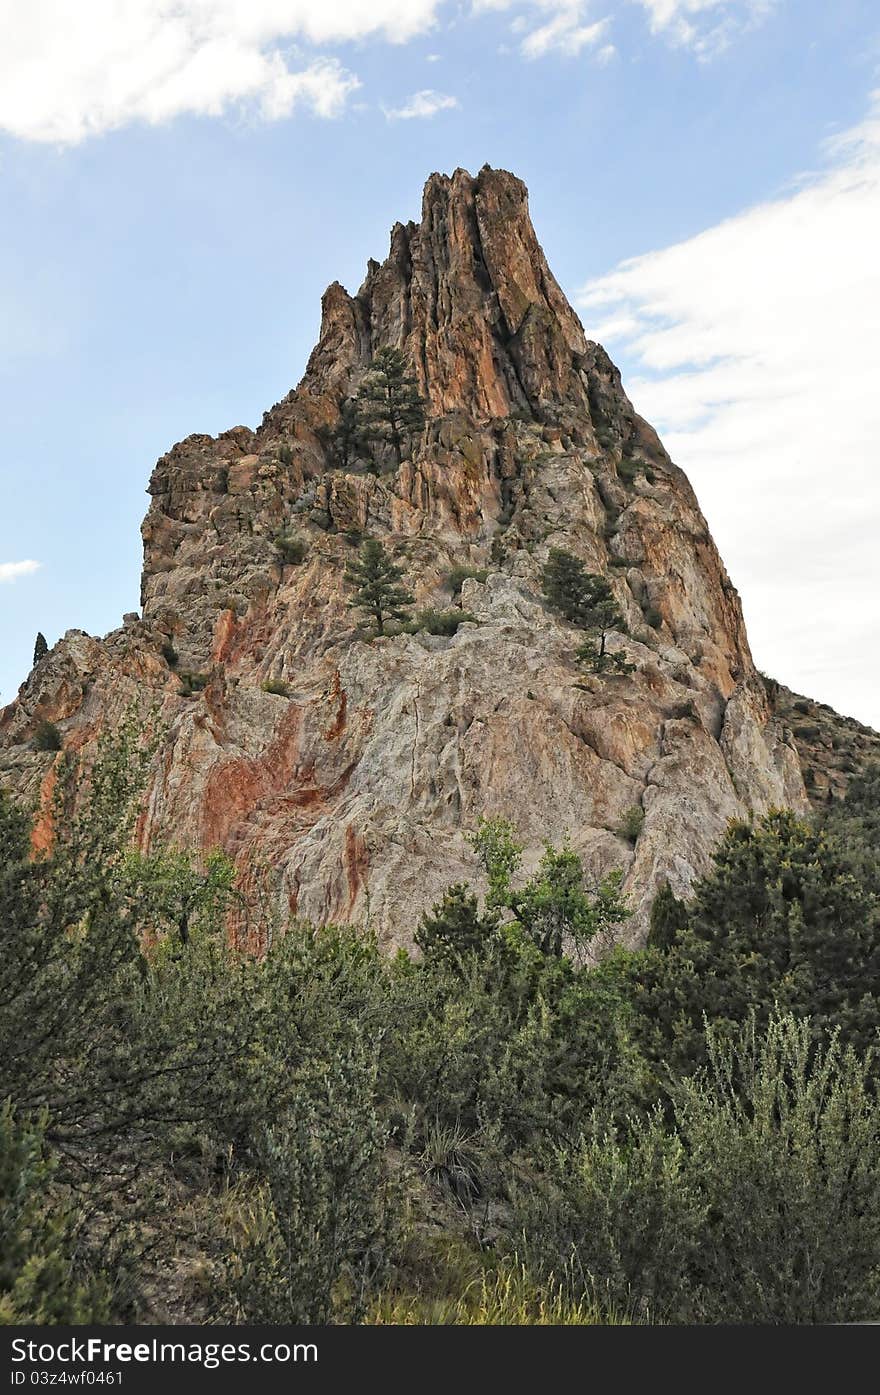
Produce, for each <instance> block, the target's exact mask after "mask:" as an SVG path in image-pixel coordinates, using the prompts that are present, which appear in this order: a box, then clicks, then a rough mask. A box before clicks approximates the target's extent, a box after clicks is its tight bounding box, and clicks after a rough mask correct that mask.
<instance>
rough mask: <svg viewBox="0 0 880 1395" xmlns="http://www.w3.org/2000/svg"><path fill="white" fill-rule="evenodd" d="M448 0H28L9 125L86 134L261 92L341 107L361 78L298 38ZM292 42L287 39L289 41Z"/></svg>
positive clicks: (16, 27)
mask: <svg viewBox="0 0 880 1395" xmlns="http://www.w3.org/2000/svg"><path fill="white" fill-rule="evenodd" d="M441 3H442V0H332V3H327V0H76V3H75V4H71V3H70V0H28V3H27V4H26V5H25V4H22V5H17V4H12V3H8V4H5V5H3V7H2V11H0V129H5V130H6V131H8V132H10V133H11V134H12V135H15V136H19V137H22V138H24V139H27V140H36V141H49V142H54V143H57V144H75V143H76V142H78V141H81V140H83V139H84V138H85V137H87V136H89V135H94V134H96V133H98V132H101V131H107V130H113V129H115V128H117V127H120V126H123V125H126V124H128V123H129V122H132V121H147V122H152V123H156V122H161V121H166V120H169V119H171V118H172V117H174V116H178V115H180V114H182V113H197V114H202V115H209V116H216V115H219V114H220V113H221V112H223V111H224V110H225V109H226V108H228V107H229V106H230V105H231V104H233V103H242V102H246V103H249V104H251V105H252V106H253V107H254V108H255V109H256V110H257V111H259V112H260V114H261V115H263V116H264V117H266V118H268V119H277V118H279V117H282V116H287V115H289V113H290V112H291V111H292V110H294V108H296V107H300V106H302V107H305V108H307V109H309V110H311V111H313V112H315V113H316V114H317V115H319V116H335V115H336V114H337V113H338V112H340V111H341V110H342V109H343V107H344V105H345V102H346V99H347V97H348V95H349V93H350V92H352V91H353V90H354V88H356V87H357V86H359V83H358V80H357V78H356V77H355V76H354V74H352V73H350V72H348V71H347V70H346V69H345V68H343V67H342V66H341V65H340V64H339V63H338V62H337V61H336V60H335V59H332V58H317V59H312V60H311V61H309V60H304V59H303V58H302V56H301V55H300V56H297V55H296V54H295V53H294V52H292V51H291V50H290V45H291V43H292V42H295V41H297V40H304V41H307V42H309V43H315V44H329V43H338V42H342V41H346V40H354V39H364V38H368V37H381V38H384V39H386V40H388V41H391V42H404V41H405V40H407V39H410V38H412V37H413V36H414V35H415V34H418V33H421V32H424V31H425V30H427V29H429V28H430V26H431V24H432V23H433V20H434V16H435V13H436V11H437V9H438V8H439V5H440V4H441ZM285 45H286V46H287V47H286V48H285V47H284V46H285Z"/></svg>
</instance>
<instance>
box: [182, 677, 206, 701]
mask: <svg viewBox="0 0 880 1395" xmlns="http://www.w3.org/2000/svg"><path fill="white" fill-rule="evenodd" d="M210 676H211V675H210V674H208V673H190V672H189V671H185V672H183V673H181V674H180V675H179V677H180V688H179V689H178V692H179V695H180V697H185V698H188V697H192V696H193V694H194V693H200V692H201V691H202V690H203V689H204V688H206V687H207V685H208V679H209V678H210Z"/></svg>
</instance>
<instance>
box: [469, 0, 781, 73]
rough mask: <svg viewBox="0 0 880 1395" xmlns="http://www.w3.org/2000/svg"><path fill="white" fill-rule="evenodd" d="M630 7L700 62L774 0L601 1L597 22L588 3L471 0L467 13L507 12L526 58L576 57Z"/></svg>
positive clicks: (609, 49)
mask: <svg viewBox="0 0 880 1395" xmlns="http://www.w3.org/2000/svg"><path fill="white" fill-rule="evenodd" d="M633 3H635V4H637V5H639V6H640V7H641V9H642V10H643V11H644V13H645V15H646V18H647V20H648V24H649V26H650V29H651V32H652V33H654V34H656V35H658V36H659V37H661V38H662V39H664V40H665V41H667V42H669V43H672V44H674V45H675V46H676V47H681V48H688V49H690V50H692V51H693V52H694V53H695V54H696V55H697V57H698V58H701V59H706V58H710V57H712V56H713V55H714V54H716V53H718V52H720V51H721V50H723V49H724V48H726V47H727V45H728V44H729V43H730V42H731V41H732V40H733V39H734V38H735V37H736V35H737V34H739V33H742V32H743V31H745V30H747V29H750V28H752V27H754V25H756V24H758V23H760V22H761V20H763V19H764V18H765V17H766V16H767V15H768V14H769V13H770V11H771V10H772V9H773V7H774V5H775V3H776V0H605V2H604V3H603V4H602V5H601V9H602V10H604V11H607V13H606V14H605V15H604V16H601V17H599V18H591V15H592V13H593V12H594V6H593V5H592V4H591V3H590V0H473V9H474V12H475V13H477V14H479V13H485V12H487V11H492V10H500V11H508V10H509V11H513V12H514V14H515V17H514V19H513V21H512V26H511V27H512V29H513V31H514V33H516V34H519V35H522V37H521V39H520V51H521V53H522V54H523V56H524V57H526V58H543V57H545V56H547V55H549V54H557V55H561V56H576V55H577V54H579V53H581V52H582V51H583V50H584V49H592V48H593V47H594V46H595V44H596V43H597V41H598V40H599V39H600V38H601V37H602V36H603V35H604V34H605V33H606V32H607V30H608V27H609V26H610V25H611V24H612V23H613V20H614V18H615V17H616V16H617V14H619V13H620V12H621V11H623V10H625V9H628V8H631V6H632V4H633ZM588 20H589V21H590V22H587V21H588ZM614 54H615V48H614V46H613V45H612V44H605V45H604V46H603V47H602V48H600V49H599V50H598V51H597V53H596V57H597V59H598V60H599V61H600V62H601V63H607V62H609V61H610V59H611V58H613V57H614Z"/></svg>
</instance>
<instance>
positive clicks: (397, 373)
mask: <svg viewBox="0 0 880 1395" xmlns="http://www.w3.org/2000/svg"><path fill="white" fill-rule="evenodd" d="M356 409H357V416H358V419H359V422H360V431H361V433H362V436H363V439H364V440H365V441H368V442H369V443H370V444H372V445H381V444H387V445H390V446H391V449H392V450H393V451H394V458H395V460H396V461H397V464H398V465H400V464H401V462H402V460H403V444H404V440H405V439H407V438H409V437H411V436H412V434H413V432H415V431H421V429H422V427H423V426H424V424H425V404H424V401H423V399H422V397H421V396H420V395H419V389H418V383H417V382H416V379H415V377H414V375H413V374H412V373H411V372H410V370H409V365H408V363H407V360H406V356H405V355H404V354H402V353H401V351H400V349H380V350H379V352H378V353H377V354H376V357H375V358H374V359H373V362H372V363H371V364H370V368H369V371H368V372H367V375H366V377H365V378H364V380H363V382H362V383H361V385H360V388H359V389H358V394H357V398H356ZM374 469H376V473H378V468H377V467H376V466H375V464H374Z"/></svg>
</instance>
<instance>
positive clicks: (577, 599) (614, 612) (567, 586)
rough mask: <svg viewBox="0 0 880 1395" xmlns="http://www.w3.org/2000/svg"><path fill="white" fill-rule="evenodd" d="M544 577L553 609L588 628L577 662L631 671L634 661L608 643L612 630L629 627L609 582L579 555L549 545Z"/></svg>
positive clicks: (594, 670)
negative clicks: (591, 569)
mask: <svg viewBox="0 0 880 1395" xmlns="http://www.w3.org/2000/svg"><path fill="white" fill-rule="evenodd" d="M542 580H543V584H544V595H545V596H546V597H547V600H548V601H549V602H550V604H551V605H552V606H553V608H554V610H557V611H558V612H559V613H560V615H562V616H563V617H564V618H565V619H566V620H568V621H569V622H570V623H571V624H572V625H577V626H578V627H579V628H580V629H582V630H587V631H588V632H589V638H588V639H586V640H584V642H583V644H582V645H581V646H580V648H579V649H578V651H577V659H578V662H579V663H581V664H583V666H584V667H585V668H586V669H587V670H588V671H589V672H590V673H604V672H607V671H609V670H610V671H613V672H614V673H632V671H633V669H634V667H635V665H634V664H631V663H629V662H628V661H627V659H626V657H625V655H623V654H616V653H612V652H611V651H610V650H609V649H608V648H607V646H606V639H607V636H608V631H609V630H624V631H625V629H626V625H625V624H624V620H623V616H622V615H621V613H620V607H619V606H618V604H617V601H616V600H615V599H614V592H613V591H612V589H611V584H610V582H609V581H607V580H606V578H605V577H604V576H597V575H596V574H595V573H593V572H588V571H587V569H586V567H585V566H584V564H583V562H582V561H581V560H580V558H579V557H575V556H574V555H573V554H572V553H571V552H565V551H564V550H563V549H562V548H559V547H553V548H551V549H550V556H549V557H548V559H547V564H546V566H545V567H544V571H543V575H542Z"/></svg>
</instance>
